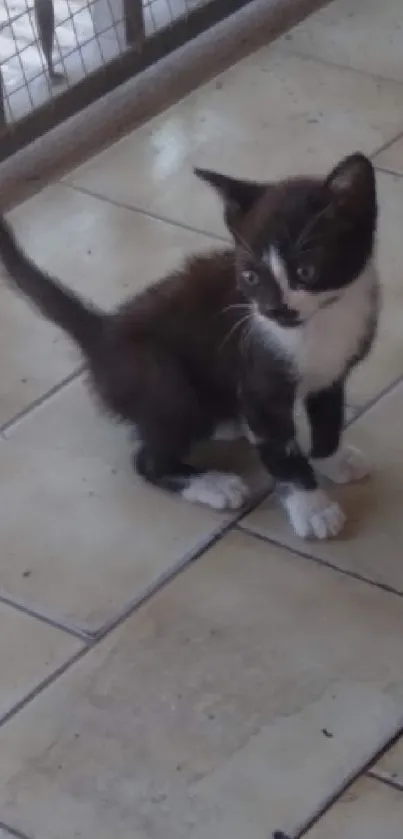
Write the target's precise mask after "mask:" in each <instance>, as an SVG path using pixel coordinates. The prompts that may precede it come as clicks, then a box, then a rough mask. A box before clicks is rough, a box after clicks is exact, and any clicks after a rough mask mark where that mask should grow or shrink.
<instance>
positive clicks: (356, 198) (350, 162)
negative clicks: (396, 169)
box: [326, 152, 376, 215]
mask: <svg viewBox="0 0 403 839" xmlns="http://www.w3.org/2000/svg"><path fill="white" fill-rule="evenodd" d="M326 185H327V186H328V187H329V189H330V190H331V191H332V193H333V195H334V196H335V199H336V202H337V204H338V205H339V206H340V207H342V208H345V209H346V210H347V211H350V212H351V213H353V214H354V215H356V214H359V215H361V214H367V213H368V212H372V213H373V212H376V182H375V171H374V167H373V165H372V163H371V161H370V160H369V159H368V157H365V155H364V154H361V153H360V152H357V153H356V154H351V155H349V157H345V158H344V160H342V161H341V163H339V164H338V165H337V166H336V167H335V169H333V171H332V172H331V173H330V175H329V176H328V178H327V179H326Z"/></svg>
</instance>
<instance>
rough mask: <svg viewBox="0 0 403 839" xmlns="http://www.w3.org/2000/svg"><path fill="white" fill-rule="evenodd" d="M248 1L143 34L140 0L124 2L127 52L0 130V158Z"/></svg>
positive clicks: (214, 1) (216, 3) (213, 6)
mask: <svg viewBox="0 0 403 839" xmlns="http://www.w3.org/2000/svg"><path fill="white" fill-rule="evenodd" d="M249 2H251V0H207V2H205V3H202V4H201V5H200V6H196V7H195V8H194V9H192V10H191V11H190V12H188V13H187V14H186V15H184V16H182V17H179V18H176V19H175V20H174V21H173V22H172V23H171V24H170V25H169V26H168V27H166V28H164V29H161V30H159V31H158V32H156V33H155V34H153V35H150V36H147V37H145V35H144V21H143V13H142V7H141V0H125V9H126V11H127V17H126V34H127V41H128V49H127V51H126V52H125V53H123V55H120V56H117V57H116V58H113V59H111V60H110V61H109V62H108V64H107V65H105V66H103V67H100V68H98V69H96V70H94V71H93V72H92V73H90V74H89V75H88V76H86V77H84V78H82V79H80V81H78V82H76V83H75V84H74V85H72V86H71V87H69V88H67V89H66V90H64V91H62V92H61V93H60V94H59V95H58V96H56V97H55V98H53V99H51V100H49V101H48V102H45V103H44V104H43V105H41V106H40V107H38V108H37V109H36V110H35V111H32V112H31V113H29V114H27V115H25V116H23V117H21V119H20V120H18V121H17V122H15V123H12V124H9V125H8V126H7V129H5V128H3V131H2V132H1V134H0V162H1V161H3V160H5V159H6V158H7V157H9V156H10V155H11V154H13V153H15V152H16V151H17V150H19V149H22V148H24V147H25V146H27V145H28V144H29V143H31V142H33V141H34V140H36V139H38V137H41V136H42V135H43V134H45V133H46V132H48V131H50V130H51V129H52V128H55V127H56V126H57V125H59V124H60V123H61V122H63V121H64V120H66V119H68V118H69V117H71V116H74V114H76V113H78V112H79V111H81V110H82V109H84V108H86V107H88V105H90V104H92V103H93V102H94V101H95V100H96V99H99V98H100V97H102V96H105V94H107V93H109V92H110V91H111V90H114V89H115V88H116V87H118V86H119V85H121V84H123V82H125V81H127V80H128V79H130V78H132V77H133V76H135V75H137V74H138V73H141V72H142V71H143V70H145V69H146V68H147V67H150V66H151V65H152V64H154V63H155V62H156V61H158V60H159V59H161V58H163V57H164V56H166V55H169V54H170V53H171V52H173V51H174V50H176V49H178V48H179V47H181V46H183V45H184V44H186V43H187V42H188V41H190V40H192V39H193V38H195V37H197V35H200V34H201V33H202V32H204V31H205V30H206V29H209V28H210V27H211V26H213V25H214V24H216V23H219V22H220V21H221V20H224V19H225V18H226V17H228V16H229V15H231V14H233V13H234V12H236V11H238V10H239V9H241V8H242V7H243V6H247V5H248V3H249ZM140 10H141V22H140ZM140 41H141V44H140Z"/></svg>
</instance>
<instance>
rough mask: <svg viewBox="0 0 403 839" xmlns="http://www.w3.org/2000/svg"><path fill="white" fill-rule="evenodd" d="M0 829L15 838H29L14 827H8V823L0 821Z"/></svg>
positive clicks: (29, 838)
mask: <svg viewBox="0 0 403 839" xmlns="http://www.w3.org/2000/svg"><path fill="white" fill-rule="evenodd" d="M0 830H3V831H4V832H5V833H7V834H9V835H10V836H14V837H15V839H31V837H30V836H28V835H27V834H26V833H21V831H20V830H18V828H16V827H10V825H9V824H6V823H5V822H2V821H0Z"/></svg>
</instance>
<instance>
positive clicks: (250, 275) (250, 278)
mask: <svg viewBox="0 0 403 839" xmlns="http://www.w3.org/2000/svg"><path fill="white" fill-rule="evenodd" d="M242 279H243V280H244V282H245V283H247V285H250V286H254V285H257V284H258V282H259V277H258V275H257V274H255V272H254V271H242Z"/></svg>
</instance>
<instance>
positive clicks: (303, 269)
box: [297, 264, 316, 283]
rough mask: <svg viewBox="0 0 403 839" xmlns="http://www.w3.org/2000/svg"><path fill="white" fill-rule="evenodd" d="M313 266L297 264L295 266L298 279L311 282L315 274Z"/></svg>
mask: <svg viewBox="0 0 403 839" xmlns="http://www.w3.org/2000/svg"><path fill="white" fill-rule="evenodd" d="M315 273H316V271H315V266H314V265H309V264H307V265H299V266H298V268H297V274H298V277H299V279H300V280H302V282H303V283H309V282H312V280H313V279H314V276H315Z"/></svg>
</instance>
